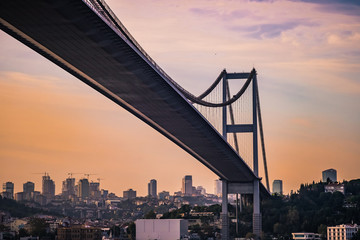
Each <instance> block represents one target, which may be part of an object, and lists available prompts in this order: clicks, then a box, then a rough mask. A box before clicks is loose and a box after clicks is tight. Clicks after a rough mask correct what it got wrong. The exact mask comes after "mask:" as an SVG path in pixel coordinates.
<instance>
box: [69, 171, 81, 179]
mask: <svg viewBox="0 0 360 240" xmlns="http://www.w3.org/2000/svg"><path fill="white" fill-rule="evenodd" d="M67 174H68V176H69V178H72V176H73V175H75V174H83V173H72V172H70V173H67Z"/></svg>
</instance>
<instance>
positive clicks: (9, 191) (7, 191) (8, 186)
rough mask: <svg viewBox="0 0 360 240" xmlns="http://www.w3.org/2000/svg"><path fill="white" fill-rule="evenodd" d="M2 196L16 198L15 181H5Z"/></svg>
mask: <svg viewBox="0 0 360 240" xmlns="http://www.w3.org/2000/svg"><path fill="white" fill-rule="evenodd" d="M2 196H3V197H6V198H9V199H14V183H12V182H6V183H3V193H2Z"/></svg>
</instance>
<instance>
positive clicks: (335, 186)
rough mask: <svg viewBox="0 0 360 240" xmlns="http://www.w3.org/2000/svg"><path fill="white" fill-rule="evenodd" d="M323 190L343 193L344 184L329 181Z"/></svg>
mask: <svg viewBox="0 0 360 240" xmlns="http://www.w3.org/2000/svg"><path fill="white" fill-rule="evenodd" d="M325 192H330V193H334V192H341V193H342V194H344V195H345V186H344V184H337V183H329V184H328V185H326V186H325Z"/></svg>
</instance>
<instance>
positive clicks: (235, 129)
mask: <svg viewBox="0 0 360 240" xmlns="http://www.w3.org/2000/svg"><path fill="white" fill-rule="evenodd" d="M249 75H250V73H225V74H224V75H223V79H222V84H223V86H222V89H223V93H222V101H223V103H225V102H227V101H228V100H229V99H228V98H230V92H229V85H228V79H246V78H248V77H249ZM251 84H252V124H234V119H233V116H232V107H231V105H225V104H224V106H223V107H222V135H223V138H224V140H226V141H227V136H228V133H249V132H251V133H252V136H253V149H252V150H253V151H252V152H253V171H254V174H255V176H256V177H257V179H255V180H254V181H253V182H241V183H240V182H230V181H227V180H224V179H222V213H221V220H222V229H221V235H222V239H223V240H228V239H229V217H228V209H227V205H228V194H236V198H238V194H240V196H241V194H253V233H254V234H255V235H256V237H257V238H259V237H260V234H261V231H262V221H261V212H260V178H259V168H258V166H259V165H258V139H257V137H258V128H257V126H258V122H257V119H258V111H257V110H258V107H259V102H258V101H259V98H258V89H257V78H256V71H255V69H253V77H252V83H251ZM228 106H229V111H230V119H231V123H230V124H228V122H227V116H228V113H227V110H228V109H227V107H228ZM259 113H260V112H259ZM259 120H260V121H261V116H259ZM261 130H262V129H261ZM261 138H263V133H262V131H261ZM235 142H236V150H237V151H239V150H238V147H237V140H236V136H235ZM262 146H263V145H262ZM263 147H264V146H263ZM263 151H264V149H263ZM264 163H265V165H266V160H265V159H264ZM265 168H266V169H265V171H266V175H267V167H266V166H265ZM266 179H267V176H266ZM267 185H268V180H267ZM240 200H241V197H240ZM236 204H237V206H238V202H237V203H236ZM237 206H236V207H237ZM236 211H238V210H237V209H236ZM236 215H237V213H236ZM236 225H237V230H238V217H237V219H236Z"/></svg>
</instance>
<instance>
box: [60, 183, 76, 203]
mask: <svg viewBox="0 0 360 240" xmlns="http://www.w3.org/2000/svg"><path fill="white" fill-rule="evenodd" d="M61 194H62V196H63V197H64V198H70V197H71V196H75V178H67V179H65V180H64V181H63V184H62V193H61Z"/></svg>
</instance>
